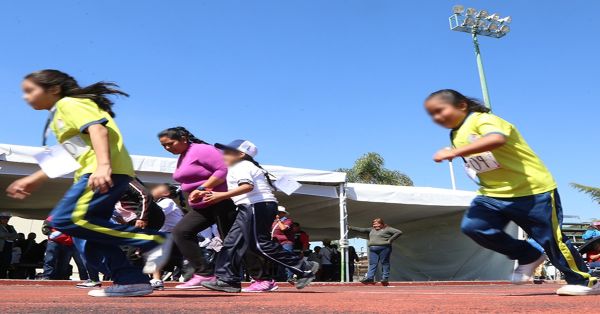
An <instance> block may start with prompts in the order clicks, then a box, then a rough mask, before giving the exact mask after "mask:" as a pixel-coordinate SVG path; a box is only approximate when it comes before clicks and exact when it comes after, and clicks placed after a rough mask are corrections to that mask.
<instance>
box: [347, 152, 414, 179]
mask: <svg viewBox="0 0 600 314" xmlns="http://www.w3.org/2000/svg"><path fill="white" fill-rule="evenodd" d="M384 163H385V161H384V159H383V157H381V155H379V154H378V153H372V152H371V153H367V154H365V155H363V156H362V157H360V158H358V159H357V160H356V161H355V162H354V166H353V167H352V168H349V169H347V168H341V169H337V170H336V171H339V172H345V173H346V174H347V175H348V182H354V183H370V184H387V185H404V186H412V185H413V181H412V180H411V179H410V177H409V176H407V175H406V174H404V173H402V172H400V171H396V170H390V169H387V168H385V167H384Z"/></svg>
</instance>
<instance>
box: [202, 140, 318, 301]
mask: <svg viewBox="0 0 600 314" xmlns="http://www.w3.org/2000/svg"><path fill="white" fill-rule="evenodd" d="M215 146H216V147H217V148H219V149H222V150H223V151H224V159H225V163H226V164H227V166H228V167H229V173H228V175H227V186H228V188H229V191H228V192H223V191H205V192H204V193H203V194H204V195H203V196H204V201H206V202H208V203H209V204H212V203H218V202H221V201H223V200H229V199H233V201H234V202H235V204H236V205H237V207H238V214H237V217H236V220H235V222H234V224H233V226H232V227H231V230H230V231H229V233H228V234H227V236H226V237H225V240H224V241H223V248H222V249H221V252H220V253H219V255H218V256H217V263H216V277H217V279H216V280H214V281H211V282H204V283H203V284H202V285H203V286H204V287H206V288H208V289H212V290H217V291H224V292H240V291H241V281H242V277H241V269H240V267H241V264H242V261H243V259H244V256H245V255H246V252H247V251H248V250H250V251H251V252H253V253H258V254H259V255H263V256H264V257H266V258H267V259H269V260H271V261H273V262H275V263H278V264H279V265H281V266H284V267H286V268H287V269H289V270H291V271H292V272H293V273H294V274H296V275H297V276H298V281H297V282H296V288H298V289H302V288H304V287H306V286H307V285H308V284H310V283H311V282H312V281H313V280H314V279H315V274H316V273H317V271H318V270H319V264H318V263H315V262H305V261H304V260H303V258H302V257H301V256H298V255H296V254H294V253H293V252H289V251H286V250H285V249H283V247H282V246H281V245H280V244H278V243H276V242H273V241H272V240H271V225H272V224H273V221H274V220H275V216H277V211H278V210H277V209H278V205H277V199H276V198H275V195H274V194H273V190H272V185H271V179H270V178H269V176H268V174H267V173H266V171H265V170H263V169H262V167H261V166H260V165H259V164H258V163H257V162H256V161H255V160H254V157H256V154H257V153H258V150H257V149H256V146H254V144H252V143H251V142H249V141H245V140H236V141H233V142H231V143H230V144H229V145H223V144H216V145H215ZM255 284H260V282H259V281H257V282H255Z"/></svg>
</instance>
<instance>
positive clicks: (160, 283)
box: [150, 279, 165, 290]
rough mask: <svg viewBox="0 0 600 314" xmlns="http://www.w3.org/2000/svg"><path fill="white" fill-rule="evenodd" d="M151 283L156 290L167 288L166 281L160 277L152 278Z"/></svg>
mask: <svg viewBox="0 0 600 314" xmlns="http://www.w3.org/2000/svg"><path fill="white" fill-rule="evenodd" d="M150 285H151V286H152V289H154V290H165V283H164V282H163V281H162V280H160V279H152V280H150Z"/></svg>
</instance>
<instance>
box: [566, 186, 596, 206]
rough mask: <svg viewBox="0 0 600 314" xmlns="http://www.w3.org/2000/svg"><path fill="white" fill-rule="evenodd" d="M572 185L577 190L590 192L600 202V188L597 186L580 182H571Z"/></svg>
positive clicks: (593, 198)
mask: <svg viewBox="0 0 600 314" xmlns="http://www.w3.org/2000/svg"><path fill="white" fill-rule="evenodd" d="M571 186H572V187H574V188H576V189H577V190H579V191H581V192H583V193H586V194H588V195H589V196H590V197H591V198H592V200H594V202H596V203H598V204H600V188H595V187H592V186H587V185H583V184H578V183H571Z"/></svg>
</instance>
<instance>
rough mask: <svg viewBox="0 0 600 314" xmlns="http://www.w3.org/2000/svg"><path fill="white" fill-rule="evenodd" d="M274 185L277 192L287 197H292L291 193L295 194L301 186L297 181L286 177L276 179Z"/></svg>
mask: <svg viewBox="0 0 600 314" xmlns="http://www.w3.org/2000/svg"><path fill="white" fill-rule="evenodd" d="M274 185H275V187H276V188H277V189H278V190H279V191H281V192H283V193H285V194H287V195H292V193H294V192H296V191H297V190H298V189H299V188H300V187H301V186H302V184H300V183H299V182H298V181H296V180H294V179H292V178H290V177H287V176H281V177H279V178H277V181H275V183H274Z"/></svg>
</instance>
